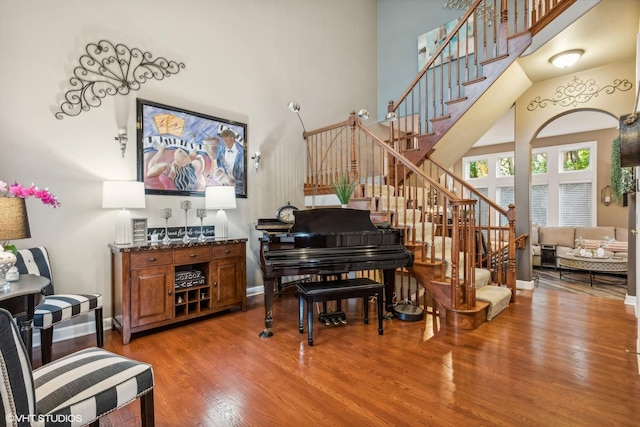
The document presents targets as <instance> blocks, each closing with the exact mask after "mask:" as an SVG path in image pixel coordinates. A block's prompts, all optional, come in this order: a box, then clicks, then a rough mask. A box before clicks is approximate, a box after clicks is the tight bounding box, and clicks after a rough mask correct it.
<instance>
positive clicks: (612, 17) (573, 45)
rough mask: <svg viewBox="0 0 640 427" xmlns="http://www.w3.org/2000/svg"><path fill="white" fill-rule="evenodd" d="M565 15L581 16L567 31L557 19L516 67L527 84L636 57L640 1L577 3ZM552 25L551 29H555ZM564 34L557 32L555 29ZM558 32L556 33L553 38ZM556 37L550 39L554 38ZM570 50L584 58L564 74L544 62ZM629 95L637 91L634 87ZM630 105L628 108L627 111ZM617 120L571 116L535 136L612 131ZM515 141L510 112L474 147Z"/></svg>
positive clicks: (604, 116)
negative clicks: (579, 52) (521, 72)
mask: <svg viewBox="0 0 640 427" xmlns="http://www.w3.org/2000/svg"><path fill="white" fill-rule="evenodd" d="M565 13H566V15H565V16H572V17H571V18H570V19H575V16H580V15H581V14H582V15H581V16H580V18H578V19H577V20H575V22H573V23H571V24H570V25H569V26H568V27H567V23H566V22H559V21H562V17H560V18H558V20H556V22H555V23H554V25H553V26H550V27H549V28H547V29H546V30H545V31H543V32H541V33H539V34H537V35H536V36H535V37H534V40H533V43H532V47H531V49H530V50H531V53H530V54H529V55H526V56H522V57H521V58H520V59H519V60H518V63H519V64H520V66H521V67H522V69H523V70H524V72H525V73H526V75H527V76H528V78H529V79H530V80H531V81H532V82H534V83H535V82H538V81H543V80H548V79H552V78H556V77H561V76H563V75H567V74H572V73H576V72H580V71H584V70H589V69H592V68H597V67H600V66H603V65H605V64H611V63H615V62H621V61H628V60H629V59H631V58H635V57H636V50H637V47H636V40H637V38H638V32H639V24H640V0H601V1H598V0H578V1H577V3H576V4H575V5H574V6H572V7H571V8H570V9H569V10H568V11H567V12H565ZM554 26H555V28H554ZM564 27H566V28H565V29H564V30H562V31H559V29H560V28H564ZM558 31H559V33H558ZM556 33H558V34H557V35H555V36H553V35H554V34H556ZM571 49H582V50H584V52H585V53H584V55H583V56H582V57H581V58H580V59H579V60H578V62H577V63H576V64H575V65H574V66H572V67H570V68H567V69H559V68H556V67H554V66H553V65H551V64H550V63H549V58H550V57H552V56H553V55H555V54H557V53H560V52H563V51H566V50H571ZM634 90H637V86H636V85H634ZM631 108H632V106H631V105H630V106H629V112H631ZM617 126H618V120H617V119H615V118H613V117H611V116H609V115H607V114H604V113H597V112H576V113H571V114H567V115H565V116H563V117H561V118H559V119H557V120H555V121H554V122H552V123H550V124H549V125H548V126H547V127H545V129H543V130H542V131H541V133H540V134H539V135H538V136H540V137H546V136H554V135H564V134H569V133H576V132H585V131H591V130H598V129H606V128H614V127H617ZM513 140H514V130H513V109H512V110H510V111H509V112H508V113H507V114H506V115H505V116H504V117H503V118H502V119H501V120H500V121H498V122H497V123H496V124H495V125H494V126H493V127H492V128H491V129H490V130H489V131H488V132H487V133H486V134H485V135H484V136H483V137H482V138H481V139H480V140H479V141H478V143H476V145H475V146H479V145H491V144H498V143H504V142H512V141H513Z"/></svg>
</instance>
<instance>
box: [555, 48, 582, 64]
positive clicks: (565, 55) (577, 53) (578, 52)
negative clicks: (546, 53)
mask: <svg viewBox="0 0 640 427" xmlns="http://www.w3.org/2000/svg"><path fill="white" fill-rule="evenodd" d="M583 54H584V50H582V49H573V50H567V51H565V52H560V53H559V54H557V55H553V56H552V57H551V58H549V62H550V63H552V64H553V66H554V67H557V68H567V67H571V66H572V65H573V64H575V63H576V61H577V60H578V59H580V57H581V56H582V55H583Z"/></svg>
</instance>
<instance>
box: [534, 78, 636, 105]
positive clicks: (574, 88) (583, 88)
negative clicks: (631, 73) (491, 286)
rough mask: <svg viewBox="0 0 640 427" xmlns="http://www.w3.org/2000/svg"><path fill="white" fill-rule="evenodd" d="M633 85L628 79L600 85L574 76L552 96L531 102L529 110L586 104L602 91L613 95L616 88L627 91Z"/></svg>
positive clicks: (592, 80)
mask: <svg viewBox="0 0 640 427" xmlns="http://www.w3.org/2000/svg"><path fill="white" fill-rule="evenodd" d="M632 87H633V84H632V83H631V82H630V81H629V80H627V79H624V80H620V79H615V80H614V81H613V83H612V84H610V85H607V86H603V87H602V88H601V87H599V86H598V85H597V84H596V82H595V80H594V79H589V80H587V81H586V82H583V81H582V80H580V79H579V78H577V77H574V78H573V79H572V80H571V82H570V83H569V84H567V85H565V86H559V87H558V88H557V89H556V91H555V93H554V94H553V97H552V98H544V99H542V98H540V97H539V96H537V97H536V98H535V99H534V100H533V101H531V102H529V105H528V106H527V110H529V111H533V110H535V109H536V108H538V107H540V108H545V107H547V106H548V105H549V104H551V105H559V106H561V107H576V106H577V105H578V104H584V103H587V102H589V101H591V98H594V97H597V96H598V95H599V94H600V93H605V94H607V95H611V94H612V93H614V92H615V91H616V90H619V91H621V92H626V91H628V90H630V89H631V88H632Z"/></svg>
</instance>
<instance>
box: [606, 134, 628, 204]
mask: <svg viewBox="0 0 640 427" xmlns="http://www.w3.org/2000/svg"><path fill="white" fill-rule="evenodd" d="M630 191H633V169H632V168H623V167H622V166H621V165H620V137H617V138H616V139H614V140H613V144H612V145H611V195H612V196H613V200H614V201H615V202H616V203H620V202H622V204H623V206H626V203H625V201H626V200H624V199H626V195H627V193H629V192H630Z"/></svg>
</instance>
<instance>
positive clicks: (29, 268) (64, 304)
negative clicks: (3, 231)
mask: <svg viewBox="0 0 640 427" xmlns="http://www.w3.org/2000/svg"><path fill="white" fill-rule="evenodd" d="M16 267H18V272H19V273H20V274H36V275H38V276H44V277H46V278H47V279H49V281H50V284H49V286H47V287H46V288H45V290H44V294H45V299H44V301H43V303H42V304H40V306H38V307H37V308H36V311H35V313H34V317H33V327H34V329H38V330H39V331H40V351H41V354H42V364H43V365H44V364H46V363H49V362H50V361H51V348H52V346H53V327H54V326H55V325H58V324H60V323H61V322H64V321H65V320H68V319H71V318H72V317H76V316H79V315H81V314H86V313H89V312H91V311H93V312H94V314H95V325H96V345H97V346H98V347H102V346H103V345H104V332H103V327H102V295H101V294H55V293H54V287H53V275H52V274H51V262H50V260H49V254H48V253H47V250H46V248H44V247H35V248H29V249H20V250H19V251H18V261H17V262H16Z"/></svg>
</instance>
